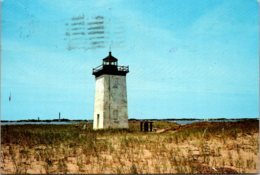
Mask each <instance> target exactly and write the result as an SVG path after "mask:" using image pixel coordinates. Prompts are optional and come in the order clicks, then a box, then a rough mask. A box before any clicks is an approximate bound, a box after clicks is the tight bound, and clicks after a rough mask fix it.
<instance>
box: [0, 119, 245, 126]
mask: <svg viewBox="0 0 260 175" xmlns="http://www.w3.org/2000/svg"><path fill="white" fill-rule="evenodd" d="M240 120H241V119H232V120H229V119H226V120H208V122H237V121H240ZM167 121H170V122H176V123H177V124H180V125H186V124H191V123H195V122H203V121H206V120H199V119H198V120H167ZM88 122H89V123H92V121H88ZM79 123H82V121H68V122H15V121H14V122H1V125H2V126H3V125H69V124H79Z"/></svg>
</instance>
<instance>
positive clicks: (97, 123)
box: [97, 114, 99, 128]
mask: <svg viewBox="0 0 260 175" xmlns="http://www.w3.org/2000/svg"><path fill="white" fill-rule="evenodd" d="M98 126H99V114H97V128H99V127H98Z"/></svg>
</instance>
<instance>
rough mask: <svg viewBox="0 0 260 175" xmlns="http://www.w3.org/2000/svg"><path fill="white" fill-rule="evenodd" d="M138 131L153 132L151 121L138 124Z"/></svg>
mask: <svg viewBox="0 0 260 175" xmlns="http://www.w3.org/2000/svg"><path fill="white" fill-rule="evenodd" d="M149 125H150V126H149ZM140 131H144V132H152V131H153V122H151V121H141V122H140Z"/></svg>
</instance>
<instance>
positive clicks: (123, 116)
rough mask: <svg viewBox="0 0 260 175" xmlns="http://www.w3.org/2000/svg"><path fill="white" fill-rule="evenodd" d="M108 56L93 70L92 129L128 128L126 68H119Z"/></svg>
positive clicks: (114, 60) (113, 58) (114, 59)
mask: <svg viewBox="0 0 260 175" xmlns="http://www.w3.org/2000/svg"><path fill="white" fill-rule="evenodd" d="M117 61H118V60H117V58H115V57H113V56H112V53H111V52H109V55H108V56H107V57H106V58H104V59H103V63H102V65H100V66H98V67H96V68H94V69H93V72H92V74H93V75H94V76H95V80H96V84H95V101H94V121H93V129H106V128H128V112H127V91H126V74H127V73H128V72H129V67H128V66H119V65H118V63H117Z"/></svg>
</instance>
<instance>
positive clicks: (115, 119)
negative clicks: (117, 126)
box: [113, 110, 118, 121]
mask: <svg viewBox="0 0 260 175" xmlns="http://www.w3.org/2000/svg"><path fill="white" fill-rule="evenodd" d="M113 119H114V121H118V110H114V111H113Z"/></svg>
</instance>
